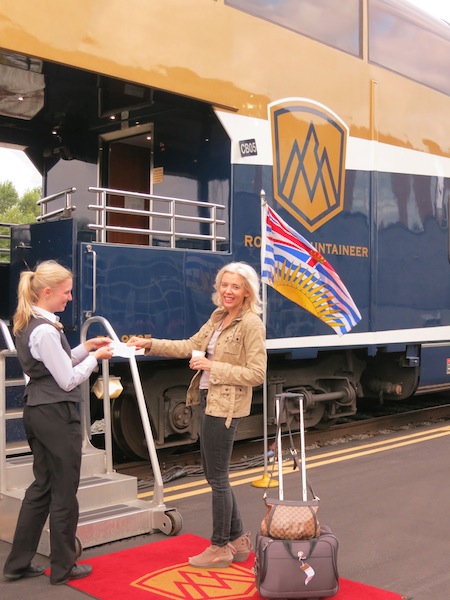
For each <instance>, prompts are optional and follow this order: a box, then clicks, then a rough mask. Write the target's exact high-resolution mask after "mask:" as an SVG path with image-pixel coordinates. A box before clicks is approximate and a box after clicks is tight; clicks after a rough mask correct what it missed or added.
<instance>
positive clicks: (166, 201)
mask: <svg viewBox="0 0 450 600" xmlns="http://www.w3.org/2000/svg"><path fill="white" fill-rule="evenodd" d="M89 191H90V192H93V193H96V194H97V203H96V204H89V206H88V208H89V209H90V210H93V211H96V214H97V218H96V223H95V224H89V225H88V228H89V229H92V230H95V231H96V232H97V234H96V235H97V239H96V241H97V242H101V243H104V242H107V241H108V233H109V232H116V233H119V232H120V233H132V234H141V235H145V236H148V245H150V246H151V245H153V238H154V236H163V237H167V239H168V240H169V247H170V248H176V244H177V240H180V239H183V240H202V241H208V242H210V244H211V250H212V251H216V250H217V249H218V246H217V245H218V243H219V242H224V241H226V239H227V238H226V237H223V236H220V235H219V233H218V228H219V226H221V225H225V221H224V220H223V219H219V218H218V211H220V210H224V209H225V206H224V205H223V204H216V203H209V202H201V201H196V200H187V199H185V198H171V197H168V196H155V195H152V194H141V193H138V192H129V191H125V190H116V189H109V188H99V187H90V188H89ZM108 196H120V197H123V198H124V203H125V202H126V200H131V201H136V200H138V201H139V200H141V201H143V202H142V203H143V204H144V203H145V202H146V201H148V205H149V208H148V209H136V208H122V207H117V206H110V205H109V204H108ZM155 204H158V206H160V209H159V210H155V209H154V205H155ZM182 206H184V207H190V208H192V209H193V210H192V212H194V211H195V212H197V213H198V214H195V215H187V214H182V213H180V212H179V209H180V207H182ZM200 213H208V216H201V215H200ZM112 214H115V215H122V216H124V215H130V216H131V215H133V216H136V217H145V218H147V219H148V226H147V227H127V226H126V225H125V226H122V225H111V224H109V219H108V215H112ZM156 220H158V223H162V222H165V223H167V227H166V228H155V227H154V226H153V223H154V222H155V221H156ZM188 223H194V224H196V225H200V226H202V225H203V226H205V227H207V228H208V230H209V232H208V233H192V232H189V231H186V230H183V229H182V227H183V225H186V224H188Z"/></svg>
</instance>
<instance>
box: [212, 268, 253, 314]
mask: <svg viewBox="0 0 450 600" xmlns="http://www.w3.org/2000/svg"><path fill="white" fill-rule="evenodd" d="M225 273H233V274H236V275H240V276H241V277H242V280H243V283H244V289H245V291H246V292H248V293H249V294H250V295H249V296H248V297H246V298H245V299H244V307H245V308H247V309H248V310H251V311H252V312H254V313H256V314H257V315H259V314H261V313H262V300H261V297H260V283H259V277H258V275H257V273H256V271H255V269H254V268H253V267H251V266H250V265H248V264H247V263H245V262H234V263H229V264H228V265H225V266H224V267H222V268H221V269H220V271H219V272H218V273H217V275H216V281H215V283H214V293H213V295H212V301H213V302H214V304H215V305H216V306H218V307H219V308H222V306H223V305H222V298H221V297H220V293H219V288H220V283H221V281H222V277H223V276H224V274H225Z"/></svg>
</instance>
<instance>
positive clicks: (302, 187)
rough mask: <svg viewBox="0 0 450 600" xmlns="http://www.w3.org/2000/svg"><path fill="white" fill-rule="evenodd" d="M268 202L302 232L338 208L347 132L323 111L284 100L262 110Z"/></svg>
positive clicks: (317, 105) (303, 101)
mask: <svg viewBox="0 0 450 600" xmlns="http://www.w3.org/2000/svg"><path fill="white" fill-rule="evenodd" d="M268 109H269V120H270V126H271V135H272V150H273V188H274V198H275V200H277V201H278V202H279V203H280V204H281V205H282V206H283V207H284V208H285V209H286V210H287V211H288V212H289V213H290V214H291V215H293V216H294V217H295V218H296V219H297V220H298V221H299V222H300V223H301V224H302V225H303V226H304V227H305V228H306V229H307V230H308V231H310V232H313V231H316V229H318V228H319V227H321V226H322V225H324V223H326V222H327V221H329V220H330V219H331V218H333V217H334V216H336V215H337V214H338V213H340V212H341V211H342V209H343V207H344V188H345V157H346V149H347V137H348V127H347V125H346V124H345V123H344V122H343V121H342V120H341V119H340V118H339V117H338V116H337V115H336V114H335V113H333V112H332V111H331V110H330V109H328V108H327V107H326V106H324V105H322V104H320V103H318V102H315V101H313V100H309V99H306V98H286V99H283V100H280V101H276V102H272V103H271V104H269V106H268Z"/></svg>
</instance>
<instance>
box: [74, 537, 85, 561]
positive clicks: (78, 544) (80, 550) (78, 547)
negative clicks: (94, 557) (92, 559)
mask: <svg viewBox="0 0 450 600" xmlns="http://www.w3.org/2000/svg"><path fill="white" fill-rule="evenodd" d="M75 552H76V557H77V558H79V557H80V556H81V554H82V553H83V544H82V543H81V540H80V538H77V537H76V538H75Z"/></svg>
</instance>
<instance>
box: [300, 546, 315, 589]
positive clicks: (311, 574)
mask: <svg viewBox="0 0 450 600" xmlns="http://www.w3.org/2000/svg"><path fill="white" fill-rule="evenodd" d="M297 556H298V560H299V561H300V570H301V571H303V572H304V574H305V575H306V579H305V585H308V583H309V582H310V581H311V579H312V578H313V577H314V575H315V574H316V572H315V571H314V569H313V568H312V567H311V565H308V563H305V561H304V560H303V557H304V553H303V552H302V551H301V550H300V552H297Z"/></svg>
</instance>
